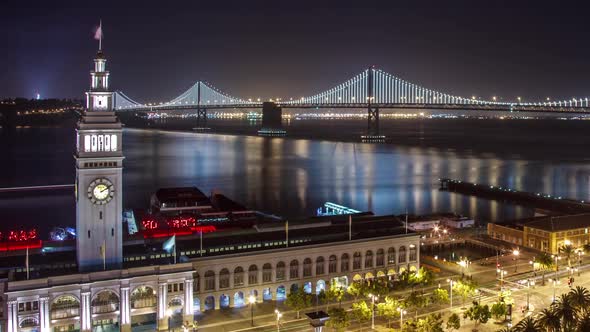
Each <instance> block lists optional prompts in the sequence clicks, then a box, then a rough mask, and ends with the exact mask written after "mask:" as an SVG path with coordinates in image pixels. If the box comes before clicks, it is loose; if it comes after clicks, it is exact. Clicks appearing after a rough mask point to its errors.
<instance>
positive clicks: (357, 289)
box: [346, 281, 367, 300]
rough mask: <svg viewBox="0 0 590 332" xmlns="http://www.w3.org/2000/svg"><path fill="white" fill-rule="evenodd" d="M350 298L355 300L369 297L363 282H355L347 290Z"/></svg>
mask: <svg viewBox="0 0 590 332" xmlns="http://www.w3.org/2000/svg"><path fill="white" fill-rule="evenodd" d="M346 291H347V292H348V294H350V296H352V297H353V298H354V299H355V300H357V299H358V298H359V297H365V295H367V288H366V287H365V285H364V284H363V283H361V282H358V281H355V282H353V283H352V284H351V285H350V286H348V289H347V290H346Z"/></svg>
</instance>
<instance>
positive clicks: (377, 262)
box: [375, 249, 385, 266]
mask: <svg viewBox="0 0 590 332" xmlns="http://www.w3.org/2000/svg"><path fill="white" fill-rule="evenodd" d="M384 256H385V251H384V250H383V249H379V250H377V256H376V257H375V265H377V266H383V265H385V260H384V258H385V257H384Z"/></svg>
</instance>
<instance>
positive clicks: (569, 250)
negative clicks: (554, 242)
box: [559, 244, 576, 268]
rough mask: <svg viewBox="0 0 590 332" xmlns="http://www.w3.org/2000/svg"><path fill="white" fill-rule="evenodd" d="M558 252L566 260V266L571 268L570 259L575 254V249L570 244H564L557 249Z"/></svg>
mask: <svg viewBox="0 0 590 332" xmlns="http://www.w3.org/2000/svg"><path fill="white" fill-rule="evenodd" d="M559 252H560V253H561V254H563V256H564V257H565V259H567V266H568V267H570V268H571V267H572V257H573V256H574V254H575V253H576V248H574V246H572V245H571V244H564V245H562V246H561V247H560V248H559Z"/></svg>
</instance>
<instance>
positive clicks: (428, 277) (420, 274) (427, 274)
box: [410, 267, 434, 293]
mask: <svg viewBox="0 0 590 332" xmlns="http://www.w3.org/2000/svg"><path fill="white" fill-rule="evenodd" d="M410 278H411V279H413V281H412V284H413V285H419V286H420V287H421V288H422V293H424V287H426V286H430V285H431V284H432V282H433V281H434V273H432V271H430V270H428V269H425V268H423V267H421V268H419V269H418V271H416V272H413V273H411V274H410ZM412 287H413V286H412Z"/></svg>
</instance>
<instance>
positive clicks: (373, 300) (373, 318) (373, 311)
mask: <svg viewBox="0 0 590 332" xmlns="http://www.w3.org/2000/svg"><path fill="white" fill-rule="evenodd" d="M369 297H370V298H371V329H372V330H374V329H375V300H376V299H378V298H379V296H377V295H373V294H369Z"/></svg>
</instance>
